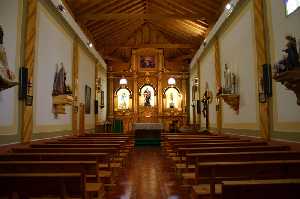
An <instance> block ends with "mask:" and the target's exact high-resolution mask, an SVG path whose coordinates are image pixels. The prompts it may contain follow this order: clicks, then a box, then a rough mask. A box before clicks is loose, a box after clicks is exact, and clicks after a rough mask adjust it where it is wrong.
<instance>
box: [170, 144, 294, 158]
mask: <svg viewBox="0 0 300 199" xmlns="http://www.w3.org/2000/svg"><path fill="white" fill-rule="evenodd" d="M287 150H290V147H289V146H284V145H281V146H279V145H278V146H269V145H266V146H235V147H231V146H228V147H195V148H184V147H182V148H177V149H175V151H176V152H177V153H178V155H179V156H185V154H187V153H220V152H224V153H231V152H251V151H287Z"/></svg>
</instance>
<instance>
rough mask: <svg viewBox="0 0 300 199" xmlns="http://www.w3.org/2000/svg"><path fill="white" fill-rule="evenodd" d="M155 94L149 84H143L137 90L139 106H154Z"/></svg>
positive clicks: (154, 90)
mask: <svg viewBox="0 0 300 199" xmlns="http://www.w3.org/2000/svg"><path fill="white" fill-rule="evenodd" d="M156 96H157V92H156V89H155V87H154V86H152V85H151V84H144V85H143V86H141V87H140V89H139V105H140V106H144V107H154V106H156Z"/></svg>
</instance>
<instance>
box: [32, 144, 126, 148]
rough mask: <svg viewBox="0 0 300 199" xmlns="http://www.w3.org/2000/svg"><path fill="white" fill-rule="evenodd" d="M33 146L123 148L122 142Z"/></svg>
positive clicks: (35, 145) (39, 145) (40, 146)
mask: <svg viewBox="0 0 300 199" xmlns="http://www.w3.org/2000/svg"><path fill="white" fill-rule="evenodd" d="M30 146H31V147H32V148H105V147H115V148H121V147H122V145H121V144H72V143H70V144H66V143H65V144H31V145H30Z"/></svg>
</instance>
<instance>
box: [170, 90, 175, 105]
mask: <svg viewBox="0 0 300 199" xmlns="http://www.w3.org/2000/svg"><path fill="white" fill-rule="evenodd" d="M169 105H170V108H174V106H175V104H174V96H173V93H170V103H169Z"/></svg>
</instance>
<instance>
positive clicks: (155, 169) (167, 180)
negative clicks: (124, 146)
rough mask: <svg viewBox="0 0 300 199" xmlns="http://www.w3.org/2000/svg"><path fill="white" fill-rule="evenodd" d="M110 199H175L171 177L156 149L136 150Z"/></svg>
mask: <svg viewBox="0 0 300 199" xmlns="http://www.w3.org/2000/svg"><path fill="white" fill-rule="evenodd" d="M118 181H119V183H118V185H117V187H114V188H113V190H114V191H113V192H112V193H110V194H109V197H108V198H110V199H117V198H118V199H179V198H181V197H180V196H179V190H180V189H179V187H178V186H177V185H176V180H175V174H174V172H172V169H171V168H170V165H168V164H167V161H166V160H165V159H164V157H163V155H162V154H161V151H160V147H138V148H136V149H135V152H134V153H133V156H132V158H131V161H130V165H129V167H128V168H127V169H125V171H124V172H123V174H122V175H121V177H120V179H119V180H118Z"/></svg>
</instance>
